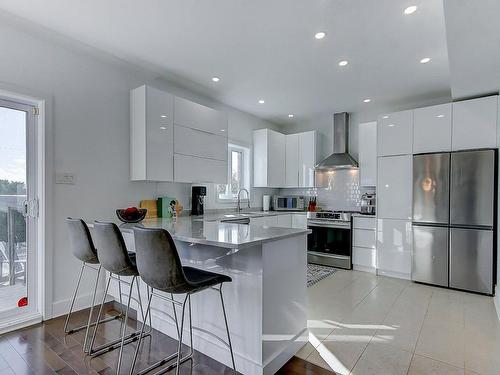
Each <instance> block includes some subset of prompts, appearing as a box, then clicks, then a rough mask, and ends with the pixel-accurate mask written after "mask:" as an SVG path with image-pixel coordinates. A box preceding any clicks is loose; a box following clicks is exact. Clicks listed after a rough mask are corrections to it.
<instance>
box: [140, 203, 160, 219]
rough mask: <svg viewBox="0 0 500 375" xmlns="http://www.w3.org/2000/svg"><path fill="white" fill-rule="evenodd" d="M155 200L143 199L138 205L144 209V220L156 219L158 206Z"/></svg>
mask: <svg viewBox="0 0 500 375" xmlns="http://www.w3.org/2000/svg"><path fill="white" fill-rule="evenodd" d="M157 204H158V203H157V202H156V199H145V200H142V201H141V202H140V203H139V207H140V208H146V209H147V210H148V212H147V213H146V217H145V218H146V219H156V218H157V217H158V206H157Z"/></svg>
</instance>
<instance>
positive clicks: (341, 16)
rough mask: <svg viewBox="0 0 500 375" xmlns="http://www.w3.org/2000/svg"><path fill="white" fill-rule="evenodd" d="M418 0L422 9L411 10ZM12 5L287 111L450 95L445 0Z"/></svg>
mask: <svg viewBox="0 0 500 375" xmlns="http://www.w3.org/2000/svg"><path fill="white" fill-rule="evenodd" d="M455 1H456V2H457V3H461V4H463V3H464V2H465V1H464V0H452V1H448V3H451V2H455ZM483 1H486V0H481V3H482V2H483ZM488 1H489V2H491V3H492V2H494V1H495V0H488ZM468 2H469V3H476V2H479V1H475V0H474V1H473V0H469V1H468ZM408 5H417V6H418V10H417V11H416V12H415V13H414V14H412V15H409V16H407V15H404V14H403V10H404V9H405V8H406V7H407V6H408ZM453 8H457V7H455V6H454V7H453ZM458 8H460V7H458ZM463 8H466V7H463ZM0 9H3V10H4V11H6V12H9V13H11V14H14V15H16V16H19V17H22V18H24V19H26V20H29V21H32V22H34V23H36V24H38V25H41V26H43V27H45V28H48V29H50V30H53V31H55V32H58V33H61V34H64V35H66V36H68V37H70V38H73V39H77V40H79V41H80V42H84V43H86V44H88V45H90V46H93V47H96V48H98V49H101V50H104V51H107V52H109V53H111V54H113V55H115V56H117V57H120V58H122V59H125V60H128V61H130V62H133V63H135V64H139V65H142V66H144V67H148V68H151V67H153V68H154V69H155V70H156V71H158V72H161V73H162V74H164V75H165V78H167V79H168V78H171V77H172V75H173V76H174V77H175V78H176V80H181V81H182V80H185V81H186V82H191V83H192V82H195V83H197V84H199V85H201V86H203V88H204V89H206V88H208V89H209V90H211V95H212V96H213V97H214V98H216V99H218V100H220V101H222V102H224V103H226V104H229V105H231V106H234V107H236V108H239V109H242V110H244V111H247V112H250V113H253V114H255V115H257V116H260V117H263V118H266V119H269V120H272V121H275V122H280V123H290V122H294V121H300V119H301V118H306V117H307V118H309V117H312V116H315V115H316V114H319V113H325V112H329V113H333V112H337V111H349V112H354V111H359V110H363V109H368V106H379V105H380V106H386V107H387V106H389V105H393V104H396V103H405V102H406V103H408V102H412V101H418V100H421V99H423V98H425V99H429V98H432V97H436V98H437V97H441V98H442V97H446V96H450V72H449V63H448V53H447V44H446V42H447V41H446V32H445V22H444V13H443V2H442V1H441V0H252V1H248V0H213V1H207V0H205V1H200V0H168V1H165V0H147V1H137V0H105V1H103V0H85V1H80V0H73V1H69V0H51V1H36V0H32V1H27V0H25V1H22V0H2V1H1V2H0ZM460 11H464V9H458V11H457V13H460ZM453 12H455V10H454V11H453ZM465 12H467V9H465ZM496 14H498V12H497V13H496ZM480 21H481V20H478V22H477V23H479V22H480ZM497 27H498V26H497ZM497 30H498V29H497ZM317 31H326V33H327V36H326V38H325V39H323V40H316V39H315V38H314V34H315V33H316V32H317ZM464 32H465V28H464ZM464 32H462V34H463V33H464ZM498 35H500V34H499V33H498V32H497V38H498ZM455 44H456V43H455ZM452 46H453V48H455V45H454V44H452ZM496 49H497V50H498V44H497V48H496ZM496 52H497V53H498V51H496ZM426 56H428V57H431V58H432V61H431V62H430V63H428V64H420V63H419V61H420V59H421V58H423V57H426ZM343 59H346V60H348V61H349V65H348V66H347V67H344V68H341V67H339V66H338V65H337V63H338V61H340V60H343ZM467 63H468V61H467V60H464V61H462V63H460V64H459V63H457V65H456V67H455V66H454V65H452V67H453V68H454V70H453V73H455V68H456V71H457V72H458V73H457V74H459V75H460V74H461V73H460V71H461V69H463V67H461V65H463V64H467ZM214 75H216V76H219V77H221V78H222V80H221V82H220V83H218V84H214V83H213V82H211V77H212V76H214ZM464 84H465V85H467V84H468V83H467V82H464ZM457 85H458V86H460V87H461V85H462V83H460V84H457ZM479 89H480V87H479ZM457 90H459V91H460V92H462V91H461V90H462V88H458V89H457ZM260 98H263V99H265V101H266V103H265V104H264V105H260V104H258V103H257V101H258V99H260ZM365 98H371V99H372V102H371V103H368V104H365V103H363V99H365ZM289 113H293V114H295V116H296V117H295V118H294V119H292V120H290V119H288V116H287V115H288V114H289Z"/></svg>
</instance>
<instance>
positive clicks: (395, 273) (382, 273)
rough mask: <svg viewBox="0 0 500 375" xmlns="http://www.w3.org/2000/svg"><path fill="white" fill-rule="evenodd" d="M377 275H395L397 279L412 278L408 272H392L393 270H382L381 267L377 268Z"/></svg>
mask: <svg viewBox="0 0 500 375" xmlns="http://www.w3.org/2000/svg"><path fill="white" fill-rule="evenodd" d="M377 275H379V276H387V277H394V278H396V279H404V280H411V275H410V274H408V273H400V272H392V271H382V270H380V269H378V270H377Z"/></svg>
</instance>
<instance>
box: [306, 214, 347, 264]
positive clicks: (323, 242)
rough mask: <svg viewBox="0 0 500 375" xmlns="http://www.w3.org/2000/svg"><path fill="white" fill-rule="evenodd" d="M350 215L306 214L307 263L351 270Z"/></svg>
mask: <svg viewBox="0 0 500 375" xmlns="http://www.w3.org/2000/svg"><path fill="white" fill-rule="evenodd" d="M351 216H352V213H351V212H345V211H316V212H308V213H307V229H310V230H311V233H310V234H308V236H307V261H308V262H309V263H315V264H321V265H325V266H333V267H338V268H345V269H349V270H350V269H352V244H351V239H352V234H351V228H352V225H351V223H352V220H351Z"/></svg>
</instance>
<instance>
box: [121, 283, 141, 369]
mask: <svg viewBox="0 0 500 375" xmlns="http://www.w3.org/2000/svg"><path fill="white" fill-rule="evenodd" d="M136 278H137V276H134V277H132V282H131V283H130V290H129V293H128V302H127V310H125V319H124V320H123V332H122V341H121V344H120V353H119V354H118V364H117V365H116V375H119V374H120V369H121V367H122V357H123V346H124V345H125V333H126V331H127V321H128V312H129V310H130V301H131V299H132V292H133V290H134V282H135V280H136ZM137 291H139V289H137ZM139 298H140V296H139ZM141 310H142V304H141ZM143 318H144V312H143Z"/></svg>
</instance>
